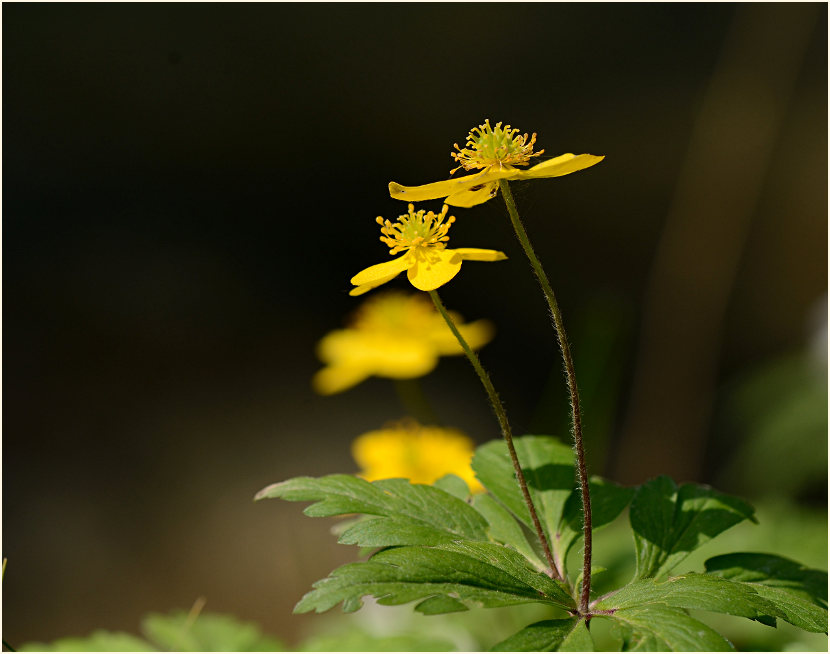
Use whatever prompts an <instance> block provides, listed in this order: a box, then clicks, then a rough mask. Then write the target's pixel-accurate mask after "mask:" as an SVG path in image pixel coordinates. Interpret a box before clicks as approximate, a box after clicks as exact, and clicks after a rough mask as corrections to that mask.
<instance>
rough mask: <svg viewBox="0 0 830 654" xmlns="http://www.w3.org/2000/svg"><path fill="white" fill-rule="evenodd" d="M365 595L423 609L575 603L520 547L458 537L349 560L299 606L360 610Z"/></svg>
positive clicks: (567, 605)
mask: <svg viewBox="0 0 830 654" xmlns="http://www.w3.org/2000/svg"><path fill="white" fill-rule="evenodd" d="M366 595H373V596H374V597H376V598H377V599H378V602H379V603H380V604H390V605H391V604H405V603H408V602H412V601H414V600H422V601H421V603H419V604H418V605H417V606H416V607H415V610H417V611H420V612H422V613H446V612H449V611H463V610H466V609H467V608H470V607H472V606H481V607H496V606H509V605H512V604H523V603H527V602H542V603H546V604H551V605H555V606H560V607H562V608H568V609H571V608H573V606H574V603H573V599H572V598H571V597H570V596H569V595H568V594H567V593H566V592H565V590H564V589H563V588H562V587H561V586H559V584H557V583H556V582H555V581H553V580H552V579H551V578H550V577H548V576H547V575H545V574H542V573H539V572H536V571H534V570H531V569H530V568H529V567H528V565H527V562H526V561H525V559H524V558H523V557H522V556H521V555H520V554H518V553H517V552H514V551H513V550H510V549H508V548H505V547H503V546H501V545H497V544H495V543H480V542H479V543H477V542H469V541H457V542H455V543H452V544H448V545H444V546H440V547H421V546H413V547H396V548H392V549H386V550H382V551H380V552H378V553H377V554H375V555H374V556H373V557H372V558H371V559H370V560H369V561H366V562H363V563H348V564H346V565H344V566H341V567H340V568H337V569H336V570H334V571H333V572H332V573H331V575H330V576H329V577H327V578H326V579H322V580H321V581H318V582H317V583H316V584H314V590H312V591H311V592H309V593H307V594H306V595H305V597H303V599H302V600H300V603H299V604H297V606H296V608H295V609H294V610H295V612H297V613H305V612H308V611H317V612H318V613H319V612H322V611H327V610H328V609H330V608H332V607H334V606H336V605H337V604H339V603H340V602H343V610H344V611H347V612H350V611H356V610H357V609H359V608H360V607H361V605H362V598H363V597H364V596H366Z"/></svg>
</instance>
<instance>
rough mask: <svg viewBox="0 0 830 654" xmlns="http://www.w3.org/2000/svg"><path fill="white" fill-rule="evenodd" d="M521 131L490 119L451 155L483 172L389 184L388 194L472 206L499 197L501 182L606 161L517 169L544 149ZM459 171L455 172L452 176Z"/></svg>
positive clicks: (578, 158)
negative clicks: (419, 182) (535, 148)
mask: <svg viewBox="0 0 830 654" xmlns="http://www.w3.org/2000/svg"><path fill="white" fill-rule="evenodd" d="M518 132H519V130H518V129H514V128H511V127H510V125H505V126H504V127H503V128H502V126H501V123H496V126H495V127H492V126H491V125H490V120H489V119H488V120H485V121H484V124H483V125H479V126H478V127H474V128H473V129H472V130H470V133H469V135H468V136H467V144H466V147H465V148H463V149H462V148H459V147H458V144H457V143H456V144H455V149H456V150H457V151H458V152H457V153H456V152H453V153H451V154H452V157H453V159H455V161H456V162H457V163H458V164H460V165H459V166H458V168H463V169H464V170H479V169H481V172H480V173H475V174H473V175H467V176H466V177H461V178H458V179H448V180H445V181H441V182H434V183H432V184H425V185H423V186H401V185H400V184H398V183H397V182H389V194H390V195H391V196H392V197H393V198H395V199H397V200H405V201H409V202H421V201H423V200H434V199H436V198H446V199H445V200H444V202H446V203H447V204H449V205H452V206H454V207H473V206H475V205H477V204H482V203H483V202H487V200H489V199H490V198H493V197H495V196H496V193H497V192H498V183H499V180H500V179H506V180H513V179H538V178H542V177H560V176H562V175H568V174H569V173H574V172H576V171H578V170H582V169H584V168H588V167H590V166H593V165H594V164H597V163H599V162H600V161H602V160H603V159H604V158H605V157H599V156H596V155H593V154H576V155H575V154H570V153H568V154H562V155H559V156H558V157H554V158H553V159H550V160H548V161H544V162H542V163H540V164H537V165H535V166H533V167H532V168H529V169H527V170H520V169H518V168H516V166H526V165H528V164H529V163H530V158H531V157H538V156H539V155H540V154H542V153H543V152H544V150H539V151H538V152H534V151H533V145H534V143H535V142H536V134H533V136H531V137H528V135H527V134H524V135H519V133H518ZM458 168H455V169H454V170H452V171H451V172H450V175H452V173H454V172H455V171H456V170H458Z"/></svg>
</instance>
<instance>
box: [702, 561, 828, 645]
mask: <svg viewBox="0 0 830 654" xmlns="http://www.w3.org/2000/svg"><path fill="white" fill-rule="evenodd" d="M705 566H706V571H707V573H709V574H710V575H713V576H714V575H717V576H718V577H719V578H723V579H728V580H731V581H733V582H742V583H743V584H744V585H745V586H747V587H750V588H752V589H753V590H754V591H755V592H756V593H757V594H758V595H759V596H760V597H762V598H764V599H765V600H767V601H769V602H770V603H772V604H773V605H774V606H775V608H776V609H777V612H775V613H770V615H774V616H777V617H780V618H781V619H782V620H785V621H786V622H789V623H790V624H793V625H795V626H796V627H800V628H801V629H804V630H806V631H812V632H814V633H826V632H827V573H826V572H823V571H821V570H813V569H810V568H806V567H804V566H802V565H800V564H799V563H796V562H795V561H791V560H789V559H785V558H783V557H781V556H775V555H773V554H756V553H738V554H724V555H722V556H716V557H713V558H711V559H709V560H707V561H706V563H705Z"/></svg>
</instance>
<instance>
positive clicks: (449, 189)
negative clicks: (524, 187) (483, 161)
mask: <svg viewBox="0 0 830 654" xmlns="http://www.w3.org/2000/svg"><path fill="white" fill-rule="evenodd" d="M516 172H517V171H516V169H515V168H513V167H511V166H504V167H502V168H495V167H490V168H485V169H484V170H482V171H481V172H480V173H475V174H474V175H467V176H466V177H458V178H456V179H446V180H443V181H441V182H433V183H432V184H424V185H423V186H401V185H400V184H398V183H397V182H389V195H391V196H392V197H393V198H395V199H396V200H405V201H407V202H421V201H423V200H435V199H436V198H447V197H450V196H452V195H455V194H457V193H462V192H464V191H468V190H470V189H471V188H472V187H474V186H479V185H481V184H489V183H490V182H493V181H495V180H499V179H507V178H512V176H513V175H514V174H515V173H516ZM484 201H485V200H481V202H484ZM476 204H480V202H477V203H476ZM453 206H456V207H462V206H473V205H462V204H454V205H453Z"/></svg>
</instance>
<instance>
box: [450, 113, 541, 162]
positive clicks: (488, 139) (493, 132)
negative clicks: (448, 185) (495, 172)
mask: <svg viewBox="0 0 830 654" xmlns="http://www.w3.org/2000/svg"><path fill="white" fill-rule="evenodd" d="M534 143H536V134H533V136H531V137H529V138H528V135H527V134H524V135H519V130H518V129H513V128H511V127H510V125H505V126H504V128H502V126H501V123H496V126H495V127H491V126H490V119H489V118H488V119H487V120H485V121H484V124H483V125H479V126H478V127H473V129H471V130H470V133H469V134H468V135H467V147H465V148H464V149H463V150H462V149H461V148H459V147H458V143H456V144H455V149H456V150H458V153H457V154H456V153H455V152H452V153H450V154H451V155H452V158H453V159H455V160H456V162H458V163H459V164H461V165H460V166H458V168H463V169H464V170H473V169H474V168H489V167H490V166H496V165H498V166H499V167H500V168H501V167H502V166H526V165H527V164H528V163H530V158H531V157H538V156H539V155H540V154H542V153H543V152H544V150H539V152H534V151H533V144H534ZM458 168H454V169H453V170H452V171H451V172H450V175H452V174H453V173H454V172H455V171H456V170H458Z"/></svg>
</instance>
